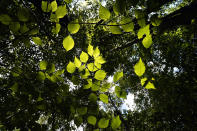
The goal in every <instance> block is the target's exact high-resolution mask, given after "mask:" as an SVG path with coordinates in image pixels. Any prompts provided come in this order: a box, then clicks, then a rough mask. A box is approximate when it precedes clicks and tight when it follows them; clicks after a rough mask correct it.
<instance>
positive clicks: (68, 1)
mask: <svg viewBox="0 0 197 131" xmlns="http://www.w3.org/2000/svg"><path fill="white" fill-rule="evenodd" d="M64 1H65V2H66V3H71V2H72V0H64Z"/></svg>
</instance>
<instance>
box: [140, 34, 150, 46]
mask: <svg viewBox="0 0 197 131" xmlns="http://www.w3.org/2000/svg"><path fill="white" fill-rule="evenodd" d="M152 43H153V41H152V36H151V35H150V34H149V35H146V37H145V38H144V39H143V40H142V44H143V46H144V47H145V48H149V47H150V46H151V45H152Z"/></svg>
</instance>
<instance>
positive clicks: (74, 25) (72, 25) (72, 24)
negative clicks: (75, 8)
mask: <svg viewBox="0 0 197 131" xmlns="http://www.w3.org/2000/svg"><path fill="white" fill-rule="evenodd" d="M67 28H68V31H69V32H70V33H71V34H75V33H77V32H78V31H79V29H80V25H79V24H78V20H75V21H72V22H70V23H69V24H68V26H67Z"/></svg>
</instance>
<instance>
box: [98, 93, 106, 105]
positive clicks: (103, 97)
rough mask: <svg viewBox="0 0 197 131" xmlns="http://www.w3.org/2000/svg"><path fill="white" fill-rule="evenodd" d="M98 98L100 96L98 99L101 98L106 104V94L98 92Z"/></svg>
mask: <svg viewBox="0 0 197 131" xmlns="http://www.w3.org/2000/svg"><path fill="white" fill-rule="evenodd" d="M99 98H100V100H101V101H102V102H104V103H106V104H108V96H107V95H105V94H100V95H99Z"/></svg>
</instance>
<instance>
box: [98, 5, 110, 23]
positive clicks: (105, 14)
mask: <svg viewBox="0 0 197 131" xmlns="http://www.w3.org/2000/svg"><path fill="white" fill-rule="evenodd" d="M110 16H111V13H110V11H109V10H108V9H106V8H105V7H103V6H102V5H100V8H99V17H100V18H101V19H103V20H108V19H109V18H110Z"/></svg>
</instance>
